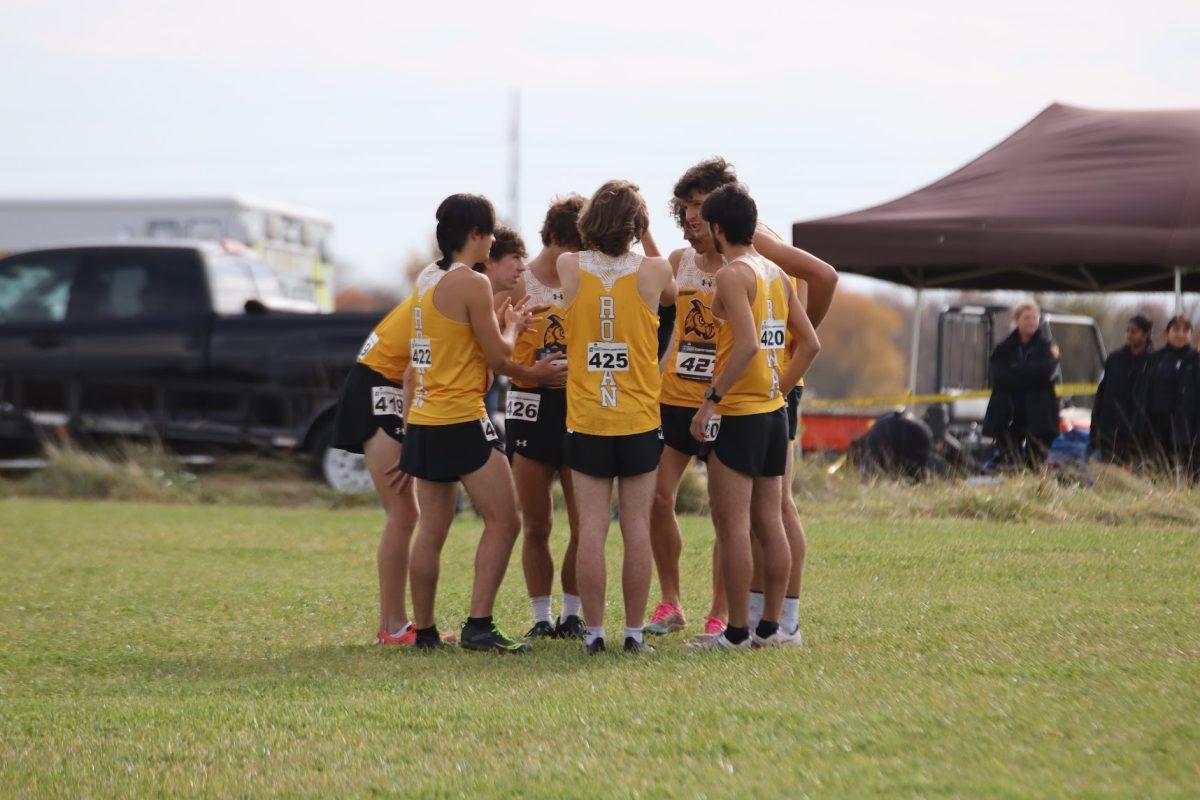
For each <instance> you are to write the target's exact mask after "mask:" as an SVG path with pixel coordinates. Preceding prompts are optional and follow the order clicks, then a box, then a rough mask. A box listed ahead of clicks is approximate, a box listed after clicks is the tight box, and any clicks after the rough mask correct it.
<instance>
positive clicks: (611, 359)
mask: <svg viewBox="0 0 1200 800" xmlns="http://www.w3.org/2000/svg"><path fill="white" fill-rule="evenodd" d="M587 347H588V349H587V368H588V372H628V371H629V345H627V344H626V343H625V342H588V346H587Z"/></svg>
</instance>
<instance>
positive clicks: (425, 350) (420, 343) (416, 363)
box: [408, 339, 433, 370]
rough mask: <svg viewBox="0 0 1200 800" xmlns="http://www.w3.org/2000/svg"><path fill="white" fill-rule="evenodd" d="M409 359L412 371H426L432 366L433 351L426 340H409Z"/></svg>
mask: <svg viewBox="0 0 1200 800" xmlns="http://www.w3.org/2000/svg"><path fill="white" fill-rule="evenodd" d="M408 342H409V351H408V352H409V358H410V359H411V360H412V366H413V369H419V370H427V369H429V368H430V367H432V366H433V349H432V348H431V347H430V346H429V340H428V339H409V340H408Z"/></svg>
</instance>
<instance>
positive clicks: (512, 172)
mask: <svg viewBox="0 0 1200 800" xmlns="http://www.w3.org/2000/svg"><path fill="white" fill-rule="evenodd" d="M520 216H521V92H520V90H518V89H514V90H513V91H512V93H511V94H510V95H509V98H508V224H509V225H512V226H513V227H514V228H517V229H518V230H519V229H520V226H521V220H520Z"/></svg>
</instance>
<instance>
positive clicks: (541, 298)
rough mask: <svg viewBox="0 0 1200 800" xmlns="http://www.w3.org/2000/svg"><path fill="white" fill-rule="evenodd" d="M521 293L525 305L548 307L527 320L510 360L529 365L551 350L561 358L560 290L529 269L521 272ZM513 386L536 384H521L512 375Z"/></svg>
mask: <svg viewBox="0 0 1200 800" xmlns="http://www.w3.org/2000/svg"><path fill="white" fill-rule="evenodd" d="M525 293H526V294H528V295H529V305H531V306H541V305H545V306H549V308H547V309H546V310H545V311H540V312H538V313H537V314H536V315H535V316H534V317H533V319H532V320H531V321H530V323H529V327H528V328H526V329H525V331H524V332H523V333H522V334H521V335H520V336H519V337H517V344H516V347H514V348H513V356H512V360H513V363H514V364H522V365H524V366H527V367H531V366H533V365H534V363H535V362H537V361H540V360H541V359H543V358H545V357H546V356H548V355H550V354H551V353H558V354H559V355H562V356H564V357H565V356H566V354H567V330H566V327H565V322H566V314H567V310H566V308H565V307H564V306H563V290H562V289H561V288H558V289H555V288H554V287H553V286H547V285H546V284H544V283H542V282H541V281H539V280H538V279H537V276H536V275H534V274H533V270H528V271H526V273H525ZM513 386H516V387H518V388H520V389H535V388H537V386H536V384H530V383H523V382H521V381H520V380H518V379H516V378H513Z"/></svg>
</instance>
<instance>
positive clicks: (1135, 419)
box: [1089, 314, 1152, 464]
mask: <svg viewBox="0 0 1200 800" xmlns="http://www.w3.org/2000/svg"><path fill="white" fill-rule="evenodd" d="M1150 329H1151V324H1150V320H1148V319H1147V318H1146V317H1144V316H1142V315H1141V314H1138V315H1137V316H1135V317H1131V318H1130V320H1129V322H1128V323H1127V324H1126V325H1125V346H1124V347H1122V348H1120V349H1119V350H1116V351H1114V352H1112V353H1110V354H1109V356H1108V360H1106V361H1105V362H1104V377H1102V378H1101V379H1100V386H1099V387H1097V389H1096V400H1095V404H1094V405H1093V407H1092V429H1091V435H1090V436H1091V442H1090V446H1089V449H1090V450H1091V451H1092V452H1093V453H1096V454H1098V455H1099V457H1100V459H1101V460H1103V461H1108V462H1112V463H1116V464H1131V463H1134V462H1135V461H1140V460H1141V459H1144V458H1145V457H1146V455H1147V453H1148V452H1150V448H1148V447H1147V445H1148V444H1149V434H1150V431H1149V420H1148V419H1147V417H1146V395H1147V392H1148V388H1149V377H1150V370H1149V366H1150V361H1151V353H1152V350H1151V342H1150Z"/></svg>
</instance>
